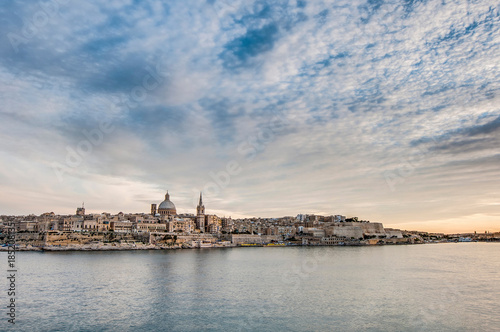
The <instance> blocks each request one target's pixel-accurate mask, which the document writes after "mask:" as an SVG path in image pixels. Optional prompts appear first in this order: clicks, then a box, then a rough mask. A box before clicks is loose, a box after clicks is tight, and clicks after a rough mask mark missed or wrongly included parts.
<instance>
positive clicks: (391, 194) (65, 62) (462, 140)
mask: <svg viewBox="0 0 500 332" xmlns="http://www.w3.org/2000/svg"><path fill="white" fill-rule="evenodd" d="M0 13H1V14H0V17H1V20H0V26H1V31H2V33H1V34H0V85H1V87H0V94H1V100H2V103H1V105H0V117H1V121H0V137H1V140H0V162H1V165H2V167H1V169H0V186H1V193H0V209H1V213H5V214H29V213H35V214H40V213H43V212H48V211H54V212H56V213H72V212H73V211H74V209H75V208H76V206H77V205H80V204H81V202H82V201H85V205H86V207H87V210H88V211H91V212H102V211H108V212H118V211H124V212H148V211H149V204H150V203H153V202H155V203H158V202H160V201H161V199H162V197H163V195H164V192H165V191H166V190H167V189H168V190H169V192H170V193H171V198H172V200H173V201H174V203H175V204H176V206H177V209H178V211H179V212H191V213H194V211H195V206H196V200H197V198H196V197H197V195H198V194H197V193H199V191H200V190H202V191H203V192H204V193H205V194H204V197H205V198H204V201H205V205H206V208H207V212H209V213H216V214H218V215H220V216H224V215H225V216H233V217H240V216H262V217H266V216H267V217H278V216H283V215H296V214H298V213H317V214H328V215H330V214H342V215H347V216H359V217H360V218H363V219H369V220H372V221H380V222H383V223H384V224H385V225H386V226H392V227H400V228H406V229H421V230H430V231H450V232H451V231H455V230H456V231H474V230H477V231H484V230H500V191H499V189H498V188H500V186H499V184H500V167H499V165H500V163H499V161H500V149H499V146H500V145H499V143H500V95H499V94H500V55H499V54H500V33H499V32H500V6H498V5H496V6H495V5H493V4H492V2H488V1H465V0H464V1H447V0H443V1H423V0H422V1H416V0H415V1H411V0H403V1H382V0H368V1H366V0H362V1H361V0H359V1H358V0H353V1H218V0H210V1H170V2H163V1H118V0H117V1H100V2H98V1H89V2H85V3H81V2H75V1H69V0H57V1H56V0H50V1H41V2H25V1H4V2H2V4H1V5H0Z"/></svg>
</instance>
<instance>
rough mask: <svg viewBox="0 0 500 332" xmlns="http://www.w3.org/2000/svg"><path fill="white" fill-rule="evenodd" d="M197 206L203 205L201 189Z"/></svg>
mask: <svg viewBox="0 0 500 332" xmlns="http://www.w3.org/2000/svg"><path fill="white" fill-rule="evenodd" d="M198 205H199V206H202V205H203V201H202V198H201V191H200V204H198Z"/></svg>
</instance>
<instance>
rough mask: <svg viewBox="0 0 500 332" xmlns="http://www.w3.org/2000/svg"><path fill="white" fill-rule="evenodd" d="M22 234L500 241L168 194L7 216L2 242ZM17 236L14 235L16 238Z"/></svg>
mask: <svg viewBox="0 0 500 332" xmlns="http://www.w3.org/2000/svg"><path fill="white" fill-rule="evenodd" d="M7 234H15V237H14V239H15V246H16V248H18V249H19V250H120V249H181V248H209V247H236V246H240V247H255V246H298V245H302V246H349V245H350V246H354V245H356V246H360V245H382V244H416V243H428V242H470V241H500V233H499V232H497V233H488V232H486V233H481V234H477V233H471V234H451V235H445V234H442V233H426V232H418V231H402V230H399V229H392V228H384V227H383V225H382V223H378V222H369V221H366V220H359V219H358V218H357V217H349V218H347V217H345V216H342V215H330V216H321V215H313V214H299V215H297V216H295V217H292V216H285V217H281V218H244V219H232V218H231V217H219V216H217V215H213V214H207V213H205V206H204V204H203V197H202V194H201V193H200V198H199V203H198V206H197V207H196V214H177V210H176V207H175V205H174V203H173V202H172V201H171V200H170V195H169V193H168V192H167V193H166V194H165V199H164V200H163V201H162V202H161V203H160V204H158V205H157V204H155V203H153V204H151V210H150V212H149V213H131V214H125V213H122V212H120V213H118V214H110V213H105V212H104V213H100V214H95V213H92V214H87V213H86V212H85V207H84V205H83V204H82V206H81V207H78V208H77V209H76V212H75V214H74V215H57V214H55V213H54V212H48V213H43V214H42V215H39V216H36V215H28V216H0V243H2V244H3V248H4V249H5V247H7V246H8V245H12V243H10V244H9V241H11V242H12V238H13V237H12V236H10V237H9V236H7ZM9 239H10V240H9Z"/></svg>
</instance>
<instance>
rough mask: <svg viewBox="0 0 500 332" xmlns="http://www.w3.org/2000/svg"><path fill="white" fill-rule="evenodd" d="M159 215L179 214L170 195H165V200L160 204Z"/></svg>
mask: <svg viewBox="0 0 500 332" xmlns="http://www.w3.org/2000/svg"><path fill="white" fill-rule="evenodd" d="M158 213H160V214H162V215H163V214H166V215H175V214H177V211H176V210H175V205H174V203H172V202H171V201H170V195H169V194H168V191H167V194H166V195H165V200H164V201H163V202H161V203H160V205H159V206H158Z"/></svg>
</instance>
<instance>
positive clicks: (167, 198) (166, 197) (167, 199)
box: [165, 190, 170, 201]
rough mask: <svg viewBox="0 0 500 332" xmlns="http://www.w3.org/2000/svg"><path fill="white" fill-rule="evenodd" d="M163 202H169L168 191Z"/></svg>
mask: <svg viewBox="0 0 500 332" xmlns="http://www.w3.org/2000/svg"><path fill="white" fill-rule="evenodd" d="M165 200H166V201H169V200H170V195H169V194H168V190H167V193H166V194H165Z"/></svg>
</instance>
